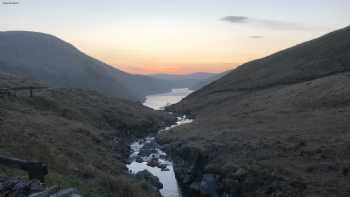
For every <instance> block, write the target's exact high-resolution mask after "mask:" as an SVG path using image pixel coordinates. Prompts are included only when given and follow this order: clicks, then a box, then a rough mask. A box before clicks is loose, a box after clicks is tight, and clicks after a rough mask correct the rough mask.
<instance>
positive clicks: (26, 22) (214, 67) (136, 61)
mask: <svg viewBox="0 0 350 197" xmlns="http://www.w3.org/2000/svg"><path fill="white" fill-rule="evenodd" d="M0 1H2V4H0V31H9V30H25V31H36V32H44V33H49V34H52V35H55V36H57V37H59V38H61V39H63V40H65V41H67V42H70V43H72V44H73V45H75V46H76V47H77V48H79V49H80V50H81V51H83V52H85V53H86V54H88V55H90V56H93V57H95V58H97V59H100V60H102V61H104V62H106V63H108V64H110V65H112V66H114V67H116V68H118V69H121V70H124V71H127V72H130V73H138V74H150V73H174V74H187V73H193V72H222V71H225V70H228V69H233V68H235V67H236V66H238V65H240V64H242V63H245V62H247V61H251V60H254V59H258V58H261V57H264V56H266V55H269V54H272V53H274V52H277V51H279V50H282V49H285V48H288V47H291V46H294V45H296V44H298V43H301V42H304V41H307V40H310V39H313V38H316V37H319V36H321V35H323V34H325V33H328V32H330V31H334V30H336V29H339V28H343V27H345V26H348V25H350V12H349V8H350V0H293V1H291V0H245V1H243V0H98V1H97V0H95V1H87V0H74V1H72V0H15V1H17V2H19V4H6V3H4V2H9V1H5V0H0Z"/></svg>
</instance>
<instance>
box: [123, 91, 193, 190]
mask: <svg viewBox="0 0 350 197" xmlns="http://www.w3.org/2000/svg"><path fill="white" fill-rule="evenodd" d="M189 93H191V91H190V90H188V89H181V90H173V91H172V92H170V93H168V94H160V95H151V96H148V97H147V99H146V101H145V103H144V105H146V106H149V107H151V108H153V109H155V110H162V109H163V108H164V107H165V106H166V105H168V104H169V103H171V104H173V103H174V102H179V101H180V100H181V99H182V98H184V97H185V96H186V95H188V94H189ZM189 123H192V120H191V119H188V118H187V117H186V116H179V117H178V118H177V122H176V123H175V124H173V125H170V126H168V127H165V128H163V129H160V130H159V132H158V134H159V133H166V132H168V131H169V130H170V129H173V128H175V127H178V126H181V125H184V124H189ZM130 149H131V153H130V157H129V164H128V165H127V168H128V169H129V171H130V173H131V174H134V175H135V176H140V175H141V176H142V177H144V176H143V175H147V177H152V175H153V177H152V178H149V179H146V180H148V182H150V183H151V184H152V185H153V186H154V187H155V188H156V189H159V190H160V193H161V195H162V196H164V197H181V196H182V194H181V190H180V187H179V185H178V183H177V180H176V177H175V172H174V166H173V162H172V161H171V159H170V158H169V157H168V155H167V154H166V153H165V152H164V151H163V150H162V149H163V147H162V146H160V145H159V144H158V142H157V138H156V137H155V136H149V137H146V138H143V139H139V140H137V141H135V142H133V143H132V144H131V145H130ZM149 173H150V174H151V175H150V174H149Z"/></svg>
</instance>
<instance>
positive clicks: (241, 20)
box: [221, 16, 249, 23]
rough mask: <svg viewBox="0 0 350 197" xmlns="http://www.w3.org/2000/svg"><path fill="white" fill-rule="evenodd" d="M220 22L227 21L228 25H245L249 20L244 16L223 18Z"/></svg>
mask: <svg viewBox="0 0 350 197" xmlns="http://www.w3.org/2000/svg"><path fill="white" fill-rule="evenodd" d="M221 20H222V21H227V22H230V23H247V22H249V21H248V20H249V18H248V17H245V16H225V17H224V18H222V19H221Z"/></svg>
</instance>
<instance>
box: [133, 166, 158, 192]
mask: <svg viewBox="0 0 350 197" xmlns="http://www.w3.org/2000/svg"><path fill="white" fill-rule="evenodd" d="M135 176H136V177H137V178H139V179H143V180H145V181H146V182H148V183H150V184H151V185H152V186H154V187H155V188H157V189H162V188H163V184H162V183H161V182H160V181H159V179H158V177H156V176H154V175H153V174H151V173H150V172H149V171H147V170H143V171H140V172H138V173H136V175H135Z"/></svg>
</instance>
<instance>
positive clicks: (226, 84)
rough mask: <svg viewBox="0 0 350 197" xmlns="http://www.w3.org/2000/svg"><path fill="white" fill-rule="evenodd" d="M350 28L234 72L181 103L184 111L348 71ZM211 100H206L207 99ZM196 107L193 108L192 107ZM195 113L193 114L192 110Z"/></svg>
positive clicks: (249, 64) (257, 61) (260, 60)
mask: <svg viewBox="0 0 350 197" xmlns="http://www.w3.org/2000/svg"><path fill="white" fill-rule="evenodd" d="M349 32H350V27H347V28H344V29H341V30H338V31H336V32H332V33H330V34H327V35H325V36H323V37H321V38H318V39H315V40H312V41H309V42H306V43H303V44H300V45H298V46H295V47H292V48H290V49H287V50H283V51H281V52H278V53H276V54H273V55H271V56H268V57H265V58H263V59H259V60H255V61H252V62H249V63H246V64H243V65H242V66H240V67H238V68H236V69H235V70H233V71H232V72H230V73H229V74H227V75H226V76H225V77H223V78H222V79H220V80H218V81H215V82H214V83H212V84H210V85H208V86H207V87H206V88H204V89H201V90H200V91H197V92H194V93H193V94H191V95H190V96H189V97H187V98H186V99H185V100H184V101H183V102H182V103H180V104H179V105H177V106H178V107H180V106H182V107H183V108H186V110H189V109H194V108H201V109H203V107H205V105H207V103H209V102H216V100H215V98H213V100H211V98H212V97H216V99H218V100H220V96H219V95H223V96H224V95H225V93H227V94H231V93H232V92H241V91H253V90H257V89H263V88H268V87H272V86H276V85H286V84H292V83H297V82H301V81H308V80H312V79H316V78H319V77H323V76H327V75H331V74H335V73H341V72H345V71H349V70H350V64H349V62H350V55H349V54H350V51H349V45H350V36H349V35H350V33H349ZM208 96H209V97H210V98H209V99H208V98H207V97H208ZM194 103H196V104H195V105H192V104H194ZM193 111H196V110H193Z"/></svg>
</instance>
